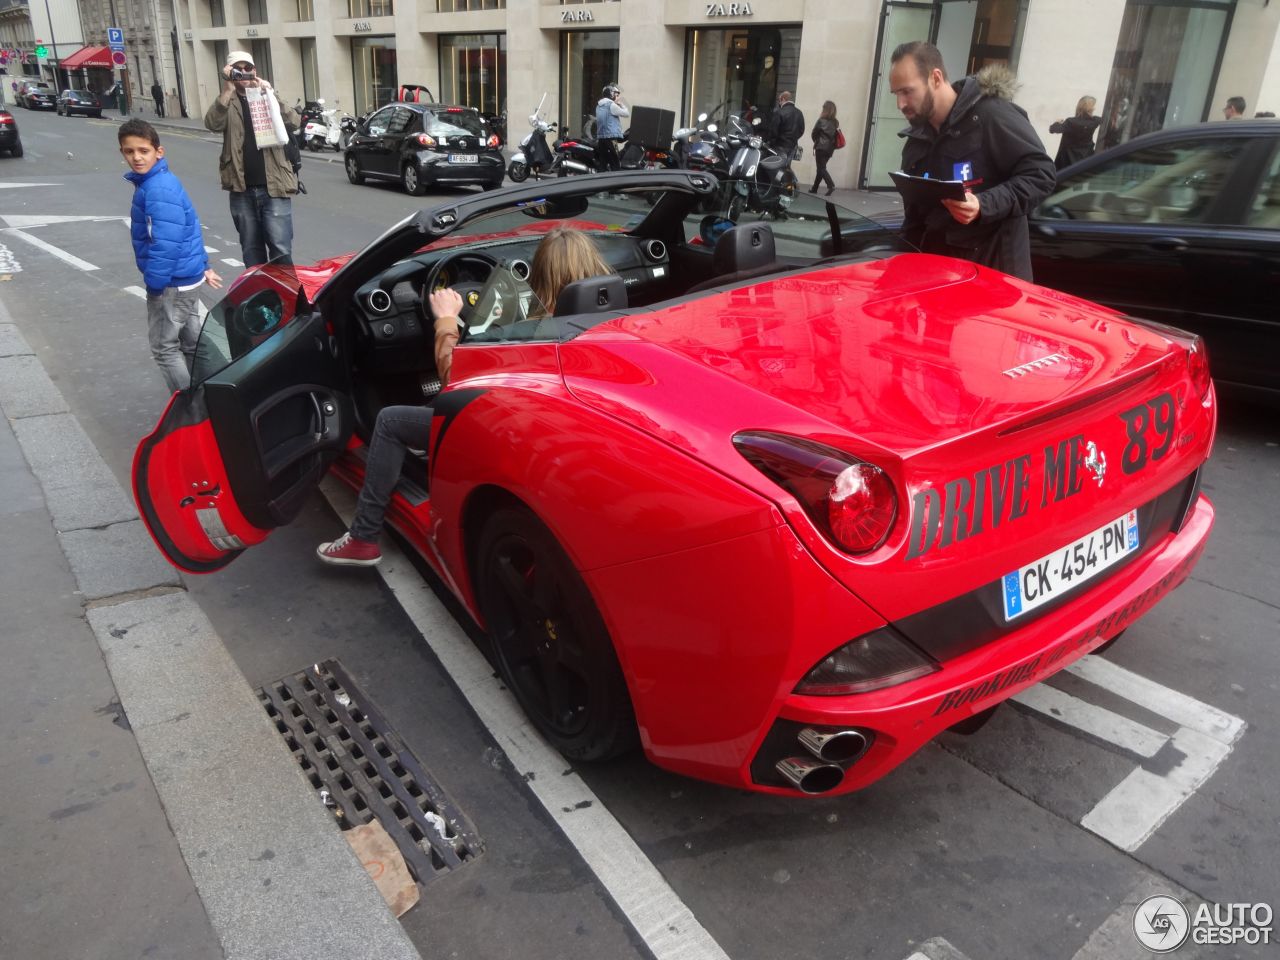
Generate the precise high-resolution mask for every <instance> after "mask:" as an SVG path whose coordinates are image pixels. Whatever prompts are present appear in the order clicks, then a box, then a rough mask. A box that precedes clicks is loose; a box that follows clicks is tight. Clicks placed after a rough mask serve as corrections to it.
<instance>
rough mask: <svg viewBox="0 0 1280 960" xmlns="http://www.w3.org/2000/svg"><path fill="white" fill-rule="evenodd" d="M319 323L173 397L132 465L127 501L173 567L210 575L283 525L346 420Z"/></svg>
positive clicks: (348, 413)
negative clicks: (131, 489) (132, 500)
mask: <svg viewBox="0 0 1280 960" xmlns="http://www.w3.org/2000/svg"><path fill="white" fill-rule="evenodd" d="M347 383H348V379H347V374H346V371H345V369H344V363H343V362H342V358H341V357H340V356H338V355H337V354H336V351H335V349H334V347H333V341H332V339H331V337H330V336H329V331H328V328H327V324H326V322H325V320H324V318H323V317H322V316H321V315H320V314H319V313H316V312H314V311H306V312H303V313H301V314H300V315H298V316H296V317H294V318H293V319H292V320H290V321H288V322H287V323H286V324H285V325H284V326H283V327H282V328H280V329H279V330H277V331H276V332H275V333H274V334H273V335H271V336H269V337H267V338H266V339H265V340H263V341H262V342H261V343H257V344H255V345H253V346H252V348H251V349H249V350H248V351H247V352H245V353H243V355H241V356H239V357H238V358H237V359H235V360H233V361H232V362H231V363H230V364H228V365H227V366H226V367H224V368H223V369H222V370H220V371H218V372H217V373H215V374H213V375H212V376H210V377H209V378H207V379H206V380H204V381H203V382H201V383H199V384H198V385H196V386H193V387H192V388H190V389H188V390H185V391H182V392H179V393H177V394H175V395H174V397H173V399H172V401H171V402H170V404H169V407H168V409H167V410H166V411H165V415H164V417H163V418H162V419H161V421H160V423H159V425H158V426H157V428H156V430H155V431H154V432H153V433H152V434H151V435H150V436H149V437H147V438H146V439H145V440H143V441H142V443H141V444H139V446H138V451H137V454H136V455H135V458H134V471H133V484H134V496H135V499H136V500H137V502H138V506H139V509H140V511H141V513H142V515H143V519H144V521H145V522H146V524H147V527H148V528H149V529H150V530H151V533H152V536H153V537H154V539H155V541H156V543H157V545H158V546H159V547H160V549H161V550H162V551H163V552H164V553H165V555H166V556H167V557H168V558H169V560H170V561H171V562H172V563H174V565H175V566H178V567H179V568H181V569H183V570H188V571H190V572H193V573H207V572H210V571H212V570H217V569H219V568H221V567H223V566H225V565H226V564H227V563H229V562H230V561H231V560H232V559H234V558H235V556H236V555H238V554H239V553H240V552H241V551H242V550H244V549H245V548H247V547H249V546H252V545H254V544H255V543H259V542H261V541H262V540H264V539H266V537H267V536H268V535H269V534H270V531H271V530H272V529H274V528H276V527H280V526H285V525H286V524H288V523H289V522H291V521H292V520H293V519H294V518H295V517H296V516H297V514H298V512H299V511H300V510H301V508H302V505H303V503H304V502H305V501H306V498H307V496H308V495H309V494H310V493H311V492H312V491H313V490H314V489H315V487H316V485H317V484H318V483H319V481H320V479H321V478H322V477H323V476H324V474H325V473H326V472H327V470H328V468H329V466H330V464H331V463H332V462H333V461H334V460H335V459H336V458H337V457H338V456H340V455H341V454H342V453H343V451H344V450H345V449H346V446H347V443H348V440H349V438H350V436H351V432H352V428H353V423H354V414H353V412H352V406H351V401H350V398H349V388H348V386H347Z"/></svg>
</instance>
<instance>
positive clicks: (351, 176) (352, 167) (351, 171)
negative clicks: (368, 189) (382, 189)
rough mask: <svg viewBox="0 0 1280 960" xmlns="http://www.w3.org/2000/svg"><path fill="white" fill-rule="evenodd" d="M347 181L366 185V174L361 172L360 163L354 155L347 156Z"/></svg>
mask: <svg viewBox="0 0 1280 960" xmlns="http://www.w3.org/2000/svg"><path fill="white" fill-rule="evenodd" d="M346 166H347V179H348V180H350V181H351V182H352V183H364V174H363V173H361V172H360V161H359V160H357V159H356V155H355V154H354V153H348V154H347V164H346Z"/></svg>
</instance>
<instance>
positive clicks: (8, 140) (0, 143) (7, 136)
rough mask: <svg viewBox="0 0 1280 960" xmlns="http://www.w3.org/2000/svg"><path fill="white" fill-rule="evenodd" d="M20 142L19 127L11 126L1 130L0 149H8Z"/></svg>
mask: <svg viewBox="0 0 1280 960" xmlns="http://www.w3.org/2000/svg"><path fill="white" fill-rule="evenodd" d="M17 142H18V131H17V128H14V127H11V128H10V129H8V130H0V149H8V148H9V147H12V146H13V145H14V144H15V143H17Z"/></svg>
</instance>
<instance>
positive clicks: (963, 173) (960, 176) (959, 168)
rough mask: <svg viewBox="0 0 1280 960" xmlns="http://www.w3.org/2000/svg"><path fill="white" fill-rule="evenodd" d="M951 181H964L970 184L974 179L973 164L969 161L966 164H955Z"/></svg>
mask: <svg viewBox="0 0 1280 960" xmlns="http://www.w3.org/2000/svg"><path fill="white" fill-rule="evenodd" d="M951 179H952V180H963V181H965V182H966V183H968V182H969V181H970V180H972V179H973V164H972V163H970V162H969V161H967V160H966V161H965V162H964V163H955V164H952V165H951Z"/></svg>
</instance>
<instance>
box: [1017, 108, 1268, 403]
mask: <svg viewBox="0 0 1280 960" xmlns="http://www.w3.org/2000/svg"><path fill="white" fill-rule="evenodd" d="M1031 255H1032V266H1033V270H1034V272H1035V279H1036V282H1037V283H1040V284H1044V285H1045V286H1047V287H1054V288H1056V289H1059V290H1063V291H1066V292H1068V293H1073V294H1076V295H1078V296H1081V297H1084V298H1086V299H1089V300H1094V301H1097V302H1098V303H1103V304H1106V305H1107V306H1109V307H1113V308H1115V309H1117V310H1120V311H1123V312H1125V313H1130V314H1133V315H1135V316H1139V317H1146V318H1149V319H1151V320H1157V321H1160V322H1162V323H1167V324H1170V325H1172V326H1175V327H1182V328H1184V329H1186V330H1190V331H1192V332H1194V333H1198V334H1200V335H1201V336H1202V337H1204V340H1205V343H1206V344H1207V345H1208V348H1209V363H1210V369H1211V371H1212V373H1213V376H1214V379H1215V380H1216V381H1218V383H1219V384H1220V385H1227V386H1231V387H1241V388H1244V389H1246V390H1248V391H1250V392H1256V393H1259V394H1261V395H1263V396H1266V397H1268V398H1269V399H1272V400H1275V399H1277V398H1280V363H1277V358H1278V357H1280V309H1278V306H1277V305H1280V120H1232V121H1218V122H1215V123H1202V124H1197V125H1194V126H1189V127H1178V128H1174V129H1170V130H1162V131H1159V132H1157V133H1151V134H1147V135H1146V136H1142V137H1138V138H1136V139H1134V140H1130V141H1129V142H1128V143H1124V144H1121V145H1120V146H1118V147H1114V148H1112V149H1110V150H1107V151H1105V152H1103V153H1098V154H1095V155H1094V156H1092V157H1089V158H1088V159H1086V160H1081V161H1080V162H1079V163H1076V164H1074V165H1072V166H1070V167H1068V168H1067V169H1065V170H1063V171H1062V172H1061V173H1060V174H1059V175H1058V186H1057V189H1056V190H1055V191H1054V192H1053V194H1052V195H1050V196H1049V197H1048V198H1047V199H1045V200H1044V202H1043V203H1041V204H1040V206H1039V207H1038V208H1037V209H1036V210H1035V211H1034V212H1033V213H1032V216H1031Z"/></svg>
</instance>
